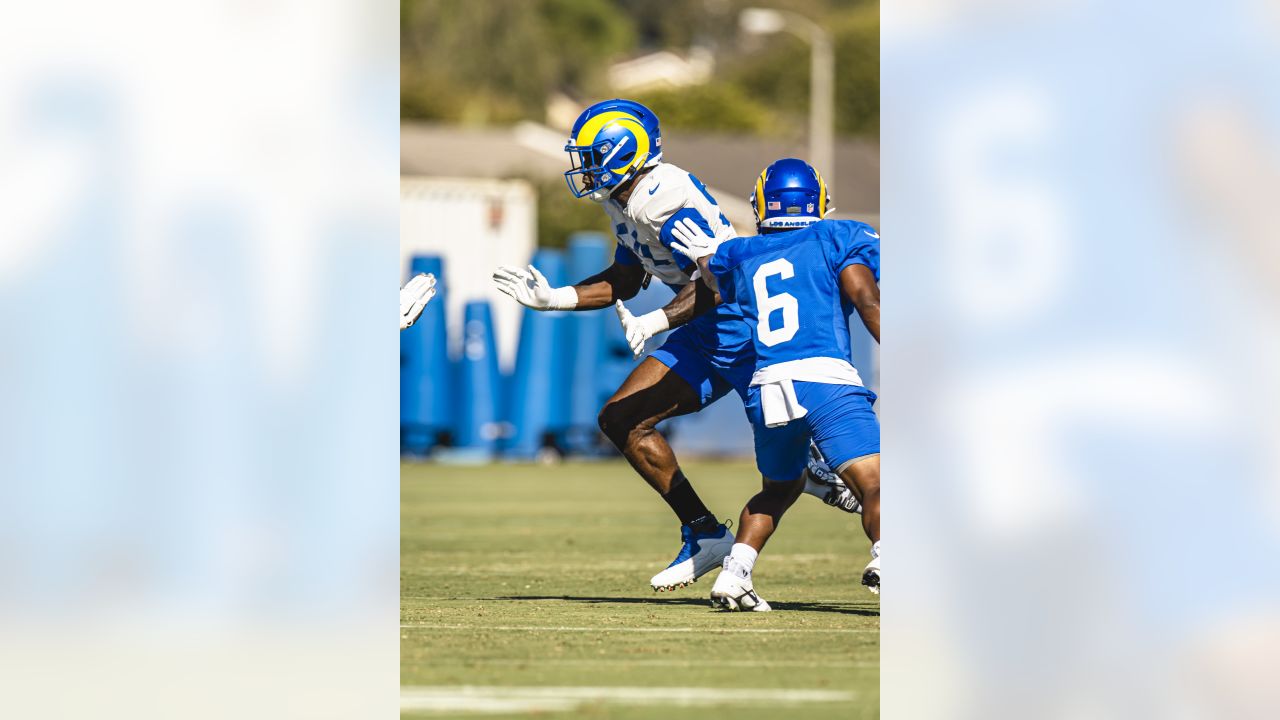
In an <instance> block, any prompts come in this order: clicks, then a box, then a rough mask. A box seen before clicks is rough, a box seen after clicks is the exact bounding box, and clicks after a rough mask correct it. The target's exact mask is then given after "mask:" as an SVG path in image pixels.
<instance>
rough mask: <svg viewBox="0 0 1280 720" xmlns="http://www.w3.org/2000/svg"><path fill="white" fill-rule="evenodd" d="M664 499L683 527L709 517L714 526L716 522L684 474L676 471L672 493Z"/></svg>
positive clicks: (663, 497) (672, 483)
mask: <svg viewBox="0 0 1280 720" xmlns="http://www.w3.org/2000/svg"><path fill="white" fill-rule="evenodd" d="M662 499H663V500H666V501H667V504H668V505H670V506H671V510H672V512H674V513H675V514H676V517H678V518H680V524H681V525H688V524H690V523H692V522H693V521H695V520H701V519H702V518H704V517H708V516H710V517H711V521H712V523H713V524H714V522H715V517H714V516H711V511H710V510H708V509H707V506H706V505H703V504H702V498H700V497H698V493H696V492H694V490H693V485H692V484H691V483H690V482H689V481H688V479H686V478H685V476H684V473H682V472H679V471H676V476H675V477H674V478H672V480H671V491H670V492H668V493H667V494H666V495H663V496H662ZM699 529H700V528H699Z"/></svg>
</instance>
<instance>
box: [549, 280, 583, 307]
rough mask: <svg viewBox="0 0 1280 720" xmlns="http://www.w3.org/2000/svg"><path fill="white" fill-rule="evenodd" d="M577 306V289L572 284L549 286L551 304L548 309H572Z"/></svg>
mask: <svg viewBox="0 0 1280 720" xmlns="http://www.w3.org/2000/svg"><path fill="white" fill-rule="evenodd" d="M576 307H578V291H577V290H574V289H573V286H572V285H566V286H565V287H558V288H551V304H550V305H548V306H547V309H548V310H572V309H574V308H576Z"/></svg>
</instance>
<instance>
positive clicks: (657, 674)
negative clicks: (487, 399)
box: [400, 462, 880, 720]
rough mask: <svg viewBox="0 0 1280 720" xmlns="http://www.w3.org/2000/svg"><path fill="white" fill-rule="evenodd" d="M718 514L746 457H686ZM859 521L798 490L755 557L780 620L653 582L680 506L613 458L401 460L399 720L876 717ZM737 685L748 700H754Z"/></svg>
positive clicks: (871, 607) (736, 488)
mask: <svg viewBox="0 0 1280 720" xmlns="http://www.w3.org/2000/svg"><path fill="white" fill-rule="evenodd" d="M684 467H685V471H686V474H687V475H688V476H689V477H690V478H692V479H693V481H694V482H695V486H696V487H697V488H698V491H699V493H700V494H701V495H702V497H703V499H704V500H705V501H706V502H707V505H708V506H709V507H711V509H712V510H714V511H715V512H716V513H718V514H719V515H720V516H721V517H732V518H734V519H735V520H736V519H737V515H738V512H739V510H740V509H741V507H742V504H743V502H744V501H745V500H746V499H747V497H748V496H749V495H750V494H752V493H753V492H754V488H755V487H756V482H757V481H758V480H757V478H758V476H757V475H755V473H754V470H753V468H752V466H751V464H750V463H686V464H685V465H684ZM855 521H856V517H855V516H852V515H847V514H845V513H842V512H839V511H836V510H833V509H831V508H828V507H826V506H825V505H823V504H822V503H820V502H818V501H817V500H816V499H814V498H812V497H810V496H802V497H801V498H800V500H799V501H797V502H796V505H795V507H793V508H792V509H791V511H790V513H789V514H788V516H787V518H786V519H785V520H784V522H783V524H782V526H781V528H780V529H779V531H778V534H777V535H775V536H774V538H773V540H772V541H771V542H770V544H769V547H768V548H766V549H765V552H764V553H763V554H762V555H761V557H760V560H759V561H758V562H757V563H756V571H755V582H756V590H757V592H759V593H760V595H761V596H762V597H764V598H765V599H767V600H768V601H769V602H770V604H772V605H773V607H774V609H775V611H774V612H772V613H727V612H720V611H716V610H712V609H711V608H710V606H709V605H708V603H707V596H708V593H710V591H711V583H712V582H713V581H714V579H715V572H717V571H713V572H712V573H709V574H708V575H706V576H704V577H703V578H702V580H700V581H699V582H698V583H696V584H694V585H692V586H691V587H689V588H685V589H683V590H680V591H676V592H674V593H662V594H656V593H654V592H653V590H652V589H651V588H650V587H649V585H648V580H649V577H650V576H651V575H652V574H653V573H655V572H657V571H658V570H660V569H662V568H663V567H665V566H666V564H667V562H669V561H670V560H671V558H672V557H674V555H675V553H676V551H677V550H678V549H679V528H678V526H677V525H676V524H675V522H674V518H673V517H672V516H671V514H670V511H669V510H667V508H666V506H665V505H664V504H663V503H662V502H661V500H659V499H658V497H657V496H656V495H654V494H653V491H651V490H650V489H649V488H648V486H647V485H645V484H644V481H643V480H641V479H640V478H639V477H638V476H636V475H635V474H634V473H633V472H632V471H631V469H630V468H629V467H627V466H626V465H625V464H624V463H622V462H608V463H590V464H567V465H560V466H555V467H544V466H533V465H493V466H485V467H451V466H443V465H416V464H414V465H403V466H402V467H401V546H400V547H401V550H400V573H401V582H400V594H401V604H400V608H401V609H400V617H401V626H402V629H401V631H400V637H401V639H400V684H401V707H402V711H403V714H404V715H405V716H406V717H432V718H442V717H457V716H467V717H478V716H481V715H477V713H478V712H483V713H484V714H483V715H482V716H483V717H486V718H505V717H513V718H514V717H538V718H555V719H559V718H620V719H621V718H647V717H662V718H665V719H668V720H670V719H671V718H680V717H693V716H695V715H696V716H700V717H701V716H709V715H710V714H712V713H714V714H715V716H724V717H732V718H734V720H751V719H755V718H778V717H781V716H782V715H783V714H786V713H790V714H792V715H793V716H794V717H803V718H806V719H809V718H874V717H878V715H879V683H880V670H879V654H880V638H879V627H880V606H879V601H878V599H877V598H876V596H874V595H872V594H871V593H869V592H867V590H866V589H865V588H862V587H861V586H859V585H858V584H857V583H858V578H859V575H860V573H861V570H862V566H863V565H864V564H865V562H866V559H867V557H868V555H867V540H866V538H865V536H863V535H862V531H861V528H860V526H858V525H857V524H856V523H855ZM746 693H751V695H750V696H748V695H746Z"/></svg>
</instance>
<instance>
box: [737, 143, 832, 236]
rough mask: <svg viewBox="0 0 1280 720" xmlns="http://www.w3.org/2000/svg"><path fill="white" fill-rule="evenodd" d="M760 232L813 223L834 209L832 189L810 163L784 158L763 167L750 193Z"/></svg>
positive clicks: (764, 232)
mask: <svg viewBox="0 0 1280 720" xmlns="http://www.w3.org/2000/svg"><path fill="white" fill-rule="evenodd" d="M751 208H752V209H753V210H755V211H756V228H757V230H758V231H759V232H760V233H761V234H767V233H771V232H782V231H784V230H795V229H796V228H802V227H807V226H809V225H812V224H814V223H816V222H818V221H819V220H821V219H822V218H823V217H825V216H826V214H827V213H828V212H830V211H831V210H832V209H833V206H832V203H831V193H830V191H828V190H827V184H826V183H825V182H823V180H822V175H820V174H818V171H817V170H815V169H814V168H813V166H812V165H810V164H809V163H807V162H805V161H803V160H797V159H796V158H783V159H782V160H778V161H777V162H775V163H773V164H772V165H770V166H769V167H767V168H765V169H764V170H763V171H762V172H761V173H760V177H758V178H756V187H755V192H753V193H751Z"/></svg>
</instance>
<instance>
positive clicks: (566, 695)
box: [400, 685, 854, 713]
mask: <svg viewBox="0 0 1280 720" xmlns="http://www.w3.org/2000/svg"><path fill="white" fill-rule="evenodd" d="M853 699H854V694H853V693H851V692H844V691H836V690H762V689H758V688H699V687H674V688H673V687H491V686H473V685H458V686H410V687H403V688H401V689H400V709H401V710H402V711H404V710H410V711H436V712H458V711H466V712H477V713H513V712H539V711H541V712H563V711H567V710H573V709H575V708H577V707H578V706H580V705H582V704H584V703H589V702H596V703H601V702H603V703H617V704H625V705H677V706H685V707H689V706H715V705H747V704H751V705H759V704H770V705H797V704H801V703H812V702H851V701H852V700H853Z"/></svg>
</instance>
